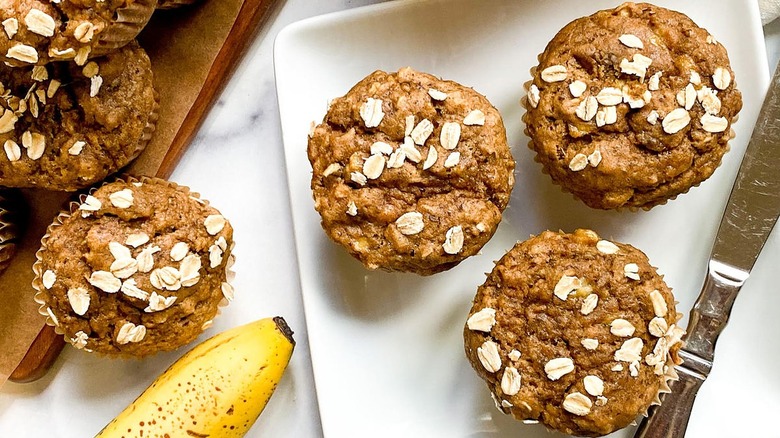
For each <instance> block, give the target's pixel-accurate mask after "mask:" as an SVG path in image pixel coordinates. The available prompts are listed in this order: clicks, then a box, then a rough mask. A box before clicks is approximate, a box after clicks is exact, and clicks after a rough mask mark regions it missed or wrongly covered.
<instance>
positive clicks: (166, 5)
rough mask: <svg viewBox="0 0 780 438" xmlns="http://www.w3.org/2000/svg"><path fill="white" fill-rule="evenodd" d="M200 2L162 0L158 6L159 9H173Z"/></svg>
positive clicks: (195, 0) (193, 0)
mask: <svg viewBox="0 0 780 438" xmlns="http://www.w3.org/2000/svg"><path fill="white" fill-rule="evenodd" d="M197 1H198V0H160V2H159V3H158V4H157V9H173V8H178V7H180V6H187V5H191V4H193V3H195V2H197Z"/></svg>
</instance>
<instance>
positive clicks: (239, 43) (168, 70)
mask: <svg viewBox="0 0 780 438" xmlns="http://www.w3.org/2000/svg"><path fill="white" fill-rule="evenodd" d="M279 3H281V1H280V0H202V1H201V2H200V3H198V4H196V5H193V6H190V7H183V8H180V9H176V10H169V11H158V12H156V13H155V15H154V17H152V21H151V22H150V23H149V25H148V26H147V27H146V29H144V31H143V33H142V34H141V35H140V37H139V41H140V42H141V45H142V46H143V47H144V48H145V49H146V51H147V52H148V53H149V57H150V58H151V60H152V69H153V70H154V74H155V86H156V88H157V89H158V91H159V92H160V120H159V122H158V124H157V130H156V132H155V135H154V137H153V139H152V141H151V142H150V144H149V146H148V147H147V148H146V150H145V151H144V152H143V153H142V154H141V156H139V157H138V159H136V161H135V162H134V163H133V164H132V165H131V166H130V167H129V168H128V169H127V172H128V173H132V174H139V175H141V174H143V175H154V176H157V177H160V178H168V177H169V176H170V175H171V173H172V172H173V169H174V168H175V166H176V164H177V163H178V161H179V159H180V158H181V156H182V154H183V153H184V151H185V150H186V148H187V147H188V146H189V144H190V142H191V141H192V139H193V138H194V137H195V135H196V133H197V131H198V128H199V127H200V125H201V124H202V122H203V120H204V119H205V117H206V115H207V114H208V111H209V109H210V108H211V106H212V105H213V104H214V102H215V101H216V99H217V97H218V96H219V94H220V93H221V91H222V89H223V88H224V86H225V85H226V83H227V82H228V80H229V78H230V76H231V74H232V72H233V71H234V69H235V67H236V66H237V64H238V62H239V60H240V59H241V57H242V56H243V54H244V53H245V51H246V49H247V48H248V46H249V44H250V43H251V42H252V41H253V40H254V36H255V35H256V33H257V32H258V31H259V29H260V28H261V27H262V24H263V23H265V22H266V21H267V20H268V18H269V16H270V15H271V14H272V12H274V11H275V10H276V8H275V6H276V5H277V4H279ZM194 189H195V190H197V188H194ZM25 197H26V198H27V200H28V202H29V203H31V204H34V205H31V210H32V212H33V213H34V214H35V213H38V214H40V215H41V216H44V217H42V218H41V217H39V218H37V220H33V221H32V223H31V224H30V225H31V226H30V229H28V231H27V234H28V235H27V236H25V240H26V241H27V243H28V245H25V244H24V243H23V244H22V247H21V248H20V253H19V254H18V255H17V256H16V257H15V258H14V260H13V262H12V266H11V267H9V269H8V271H6V272H7V274H4V275H3V276H2V277H0V293H3V294H5V293H12V294H17V296H15V297H12V298H13V299H14V300H15V301H14V302H15V306H11V308H12V309H14V315H13V317H12V318H8V319H6V320H5V321H2V320H0V334H1V335H2V338H0V350H2V351H5V352H8V353H9V354H8V355H6V357H5V358H3V359H2V360H4V361H10V362H9V363H10V364H14V365H15V368H14V367H13V366H11V367H8V365H9V363H3V364H0V365H3V366H5V367H6V371H3V370H2V369H0V385H2V383H3V382H4V380H5V376H6V375H7V377H8V379H9V380H11V381H13V382H18V383H21V382H31V381H34V380H37V379H39V378H41V377H42V376H43V375H45V374H46V372H47V371H48V369H49V368H50V367H51V365H52V364H53V363H54V361H55V360H56V359H57V357H58V355H59V354H60V352H61V351H62V348H63V347H64V345H65V341H64V340H63V338H62V336H60V335H57V334H55V333H54V329H53V328H52V327H49V326H44V325H43V320H44V319H43V317H41V316H40V315H38V313H37V309H36V308H37V305H35V303H34V302H33V300H32V296H33V294H34V291H33V289H32V287H31V286H30V283H31V281H32V270H31V266H32V263H31V261H32V260H34V252H35V250H36V249H37V246H38V245H37V243H38V241H39V240H40V237H41V236H42V235H43V232H44V231H45V227H46V226H47V225H48V223H50V222H51V219H53V217H54V216H53V213H52V212H56V208H55V209H52V207H51V206H52V205H55V206H56V205H62V203H63V202H64V201H65V200H66V199H67V198H68V197H69V195H67V194H60V193H51V192H46V193H43V194H41V193H38V192H36V191H28V192H25ZM55 199H60V202H59V203H57V201H53V200H55ZM38 204H40V205H38ZM46 205H48V208H46V207H45V206H46ZM44 212H47V213H48V214H46V213H44ZM49 216H50V217H49ZM14 265H16V266H14ZM4 343H7V344H9V345H3V344H4ZM7 370H13V371H12V372H10V373H9V372H8V371H7Z"/></svg>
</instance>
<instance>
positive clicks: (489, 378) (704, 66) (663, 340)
mask: <svg viewBox="0 0 780 438" xmlns="http://www.w3.org/2000/svg"><path fill="white" fill-rule="evenodd" d="M538 61H539V65H538V67H536V68H534V69H533V70H532V76H533V78H532V80H531V81H529V82H528V83H526V85H525V86H526V91H527V93H526V97H524V99H523V101H522V102H523V106H524V107H525V108H526V113H525V115H524V116H523V121H524V122H525V125H526V131H525V132H526V134H527V135H528V136H529V137H530V142H529V146H530V147H531V149H532V150H534V151H535V152H536V160H537V161H538V162H539V163H541V164H542V166H543V171H544V172H545V173H547V174H549V175H550V176H551V177H552V180H553V182H554V183H555V184H558V185H560V186H561V188H562V189H563V190H564V191H566V192H570V193H572V194H574V196H575V198H576V199H579V200H581V201H582V202H584V203H585V204H587V205H588V206H590V207H592V208H597V209H612V210H620V209H629V210H641V209H644V210H649V209H650V208H652V207H654V206H658V205H662V204H664V203H666V202H667V201H669V200H671V199H674V198H676V197H677V196H678V195H680V194H682V193H685V192H687V191H688V190H689V189H690V188H691V187H693V186H696V185H698V184H700V183H701V182H702V181H704V180H705V179H707V178H708V177H709V176H710V175H712V173H713V172H714V171H715V169H716V168H717V167H718V166H719V165H720V162H721V158H722V157H723V155H724V154H725V153H726V152H727V151H728V142H729V140H730V139H731V138H732V137H733V133H732V131H731V124H732V123H733V122H734V121H735V120H736V118H737V114H738V113H739V111H740V109H741V107H742V98H741V94H740V92H739V91H738V90H737V89H736V86H735V81H734V73H733V71H732V70H731V67H730V63H729V59H728V55H727V53H726V49H725V48H724V47H723V46H722V45H721V44H720V43H718V42H717V40H715V38H714V37H713V36H712V35H710V34H709V33H708V32H707V31H706V30H704V29H702V28H700V27H698V26H697V25H696V24H695V23H694V22H693V21H691V20H690V19H689V18H688V17H687V16H685V15H683V14H681V13H678V12H675V11H670V10H667V9H664V8H660V7H656V6H653V5H650V4H633V3H626V4H623V5H621V6H619V7H617V8H615V9H611V10H605V11H599V12H597V13H595V14H593V15H592V16H589V17H583V18H580V19H577V20H575V21H573V22H572V23H570V24H569V25H567V26H566V27H564V28H563V29H562V30H561V31H560V32H559V33H558V34H557V35H556V36H555V38H553V40H552V41H551V42H550V43H549V44H548V46H547V48H546V49H545V50H544V52H543V53H542V54H541V55H540V56H539V59H538ZM308 157H309V161H310V163H311V166H312V170H313V172H312V179H311V188H312V191H313V194H314V206H315V209H316V210H317V211H318V213H319V214H320V216H321V218H322V227H323V229H324V230H325V232H326V234H327V235H328V236H329V237H330V238H331V239H332V240H334V241H335V242H336V243H338V244H340V245H342V246H343V247H344V248H345V249H346V250H347V251H348V252H349V253H350V254H351V255H353V256H354V257H355V258H357V259H358V260H359V261H361V262H362V263H363V264H364V265H365V267H366V268H368V269H372V270H373V269H384V270H389V271H402V272H413V273H416V274H420V275H432V274H436V273H439V272H442V271H445V270H447V269H451V268H453V267H454V266H455V265H457V264H458V263H459V262H460V261H462V260H463V259H465V258H466V257H469V256H471V255H474V254H477V253H478V252H479V250H480V248H482V246H484V245H485V244H486V243H487V242H488V241H489V240H490V238H491V237H492V235H493V233H494V232H495V230H496V228H497V227H498V224H499V222H500V221H501V216H502V212H503V210H504V208H505V207H506V206H507V203H508V202H509V198H510V194H511V191H512V188H513V185H514V175H513V170H514V159H513V158H512V155H511V153H510V150H509V148H508V146H507V143H506V134H505V132H504V125H503V121H502V119H501V115H500V114H499V113H498V111H497V110H496V109H495V108H494V107H493V106H492V105H491V104H490V103H489V102H488V101H487V99H486V98H485V97H484V96H482V95H480V94H479V93H477V92H476V91H474V90H472V89H470V88H467V87H464V86H462V85H459V84H457V83H455V82H452V81H446V80H441V79H439V78H436V77H434V76H431V75H429V74H426V73H421V72H416V71H414V70H412V69H410V68H403V69H401V70H399V71H398V72H397V73H385V72H382V71H377V72H374V73H372V74H370V75H369V76H367V77H366V78H365V79H363V80H362V81H360V82H359V83H358V84H357V85H355V86H354V87H353V88H352V89H351V90H350V91H349V92H348V93H347V94H346V95H345V96H343V97H341V98H337V99H335V100H333V101H332V102H331V104H330V106H329V109H328V112H327V114H326V115H325V118H324V120H323V122H322V123H320V124H318V125H317V124H315V125H313V126H312V131H311V133H310V135H309V141H308ZM675 304H676V302H675V300H674V297H673V295H672V292H671V289H670V288H669V287H668V286H667V285H666V284H665V283H664V281H663V278H662V276H660V275H659V274H658V273H657V272H656V268H654V267H653V266H652V265H650V262H649V260H648V259H647V257H646V256H645V254H643V253H642V252H641V251H640V250H638V249H636V248H634V247H632V246H630V245H628V244H623V243H619V242H613V241H610V240H605V239H602V238H600V237H599V236H598V234H597V233H595V232H594V231H591V230H585V229H581V230H576V231H575V232H574V233H572V234H566V233H563V232H550V231H545V232H542V233H541V234H539V235H538V236H535V237H534V236H532V237H531V239H529V240H527V241H525V242H519V243H518V244H517V245H515V247H514V248H512V249H511V250H510V251H509V252H507V254H506V255H505V256H504V257H503V258H502V259H501V260H500V261H498V262H497V263H496V266H495V268H494V269H493V272H491V273H490V274H488V278H487V280H486V281H485V283H484V284H483V285H482V286H480V287H479V288H478V290H477V295H476V297H475V299H474V301H473V306H472V308H471V311H470V312H469V315H468V317H467V321H466V325H465V327H464V331H463V336H464V343H465V350H466V356H467V358H468V360H469V362H470V363H471V365H472V366H473V368H474V370H475V371H476V373H477V374H478V375H479V376H480V377H481V378H482V379H483V380H484V381H485V382H486V383H487V385H488V388H489V389H490V392H491V395H492V396H493V398H494V400H495V401H496V405H497V407H498V409H500V410H501V411H502V412H504V413H507V414H511V415H512V416H514V417H515V418H517V419H519V420H522V421H524V422H533V423H535V422H541V423H543V424H544V425H546V426H547V427H549V428H551V429H555V430H558V431H561V432H564V433H568V434H574V435H579V436H601V435H606V434H608V433H611V432H613V431H615V430H617V429H620V428H623V427H625V426H627V425H629V424H630V423H632V422H633V421H634V419H635V418H636V417H637V415H640V414H646V413H647V409H648V408H649V407H650V405H651V404H658V403H660V399H659V394H661V393H663V392H668V391H669V386H668V381H669V380H671V379H675V378H676V373H675V371H674V366H675V365H677V364H679V363H680V359H679V357H678V356H677V351H678V350H679V348H680V347H681V340H682V338H683V336H684V334H685V331H684V330H683V329H682V328H680V327H678V326H677V322H678V320H679V319H680V317H681V315H680V314H679V313H678V312H677V311H676V310H675Z"/></svg>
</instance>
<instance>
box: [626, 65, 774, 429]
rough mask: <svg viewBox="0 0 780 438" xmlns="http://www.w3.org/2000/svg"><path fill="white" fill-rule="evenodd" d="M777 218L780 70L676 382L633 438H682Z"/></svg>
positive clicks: (734, 192) (718, 241)
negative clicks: (723, 334)
mask: <svg viewBox="0 0 780 438" xmlns="http://www.w3.org/2000/svg"><path fill="white" fill-rule="evenodd" d="M778 215H780V66H778V68H777V69H776V70H775V74H774V76H773V77H772V83H771V84H770V86H769V91H768V92H767V95H766V97H765V98H764V104H763V106H762V107H761V113H760V114H759V115H758V121H757V122H756V126H755V128H753V135H752V136H751V137H750V143H748V147H747V150H746V151H745V155H744V157H743V158H742V164H741V165H740V167H739V172H738V173H737V178H736V180H735V182H734V187H733V188H732V189H731V196H730V197H729V201H728V203H727V204H726V211H725V212H724V213H723V218H722V219H721V222H720V227H719V228H718V234H717V235H716V236H715V244H714V246H713V248H712V254H711V255H710V261H709V266H708V270H707V277H706V279H705V281H704V286H703V287H702V290H701V293H700V294H699V298H698V299H697V300H696V304H695V305H694V307H693V310H692V311H691V316H690V321H689V322H688V329H687V332H688V334H687V337H686V338H685V339H683V340H684V341H685V346H684V347H683V348H682V349H680V357H681V358H682V359H683V361H684V362H683V364H682V365H680V366H677V367H676V370H677V373H678V374H679V376H680V380H678V381H676V382H673V383H672V384H671V385H670V386H671V389H672V392H671V393H669V394H665V397H664V398H663V403H662V404H661V406H658V407H656V408H655V409H654V410H651V412H650V416H649V417H648V418H646V419H645V420H644V421H643V422H642V424H640V426H639V429H638V430H637V432H636V435H634V438H682V437H684V436H685V430H686V428H687V427H688V418H689V417H690V414H691V408H692V407H693V402H694V399H695V398H696V393H697V392H698V391H699V388H700V387H701V385H702V383H704V380H705V379H707V376H708V375H709V374H710V370H711V369H712V360H713V358H714V356H715V342H716V341H717V340H718V336H719V335H720V333H721V332H722V331H723V328H724V327H725V326H726V323H727V322H728V319H729V314H730V313H731V307H732V306H733V305H734V299H736V298H737V294H738V293H739V290H740V289H741V288H742V285H743V284H744V283H745V280H747V279H748V277H749V276H750V271H751V269H753V265H754V264H755V262H756V259H757V258H758V255H759V253H761V249H762V248H763V247H764V243H765V242H766V240H767V238H768V237H769V233H770V232H771V231H772V228H773V227H774V225H775V222H776V221H777V217H778Z"/></svg>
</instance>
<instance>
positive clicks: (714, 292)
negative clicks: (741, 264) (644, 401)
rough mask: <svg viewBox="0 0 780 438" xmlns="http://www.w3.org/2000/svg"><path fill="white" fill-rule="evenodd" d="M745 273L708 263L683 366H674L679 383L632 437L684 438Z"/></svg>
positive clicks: (722, 265)
mask: <svg viewBox="0 0 780 438" xmlns="http://www.w3.org/2000/svg"><path fill="white" fill-rule="evenodd" d="M747 277H748V273H745V272H744V271H741V270H738V269H735V268H733V267H731V266H728V265H726V264H723V263H720V262H717V261H714V260H713V261H710V266H709V270H708V272H707V279H706V280H705V281H704V287H702V290H701V293H700V294H699V299H698V300H696V304H695V305H694V307H693V310H692V311H691V320H690V322H689V323H688V335H687V336H686V338H685V347H683V348H682V349H681V350H680V353H679V354H680V357H681V358H682V359H683V364H682V365H680V366H677V367H676V369H677V374H678V375H679V376H680V380H678V381H675V382H670V385H669V387H670V388H671V390H672V392H671V393H669V394H664V396H663V397H662V399H661V401H662V403H661V406H657V407H655V408H654V409H652V410H651V411H650V416H649V417H648V418H646V419H644V421H642V424H640V425H639V429H638V430H637V432H636V434H635V435H634V438H683V437H684V436H685V430H686V429H687V428H688V419H689V418H690V415H691V409H692V408H693V402H694V400H696V393H697V392H699V388H700V387H701V384H702V383H704V381H705V380H706V379H707V376H709V374H710V370H711V369H712V359H713V357H714V355H715V342H716V341H717V340H718V336H719V335H720V333H721V332H722V331H723V329H724V328H725V327H726V323H727V322H728V319H729V314H730V313H731V308H732V306H733V305H734V300H735V299H736V298H737V294H738V293H739V290H740V289H741V288H742V284H743V283H744V282H745V280H746V279H747Z"/></svg>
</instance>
